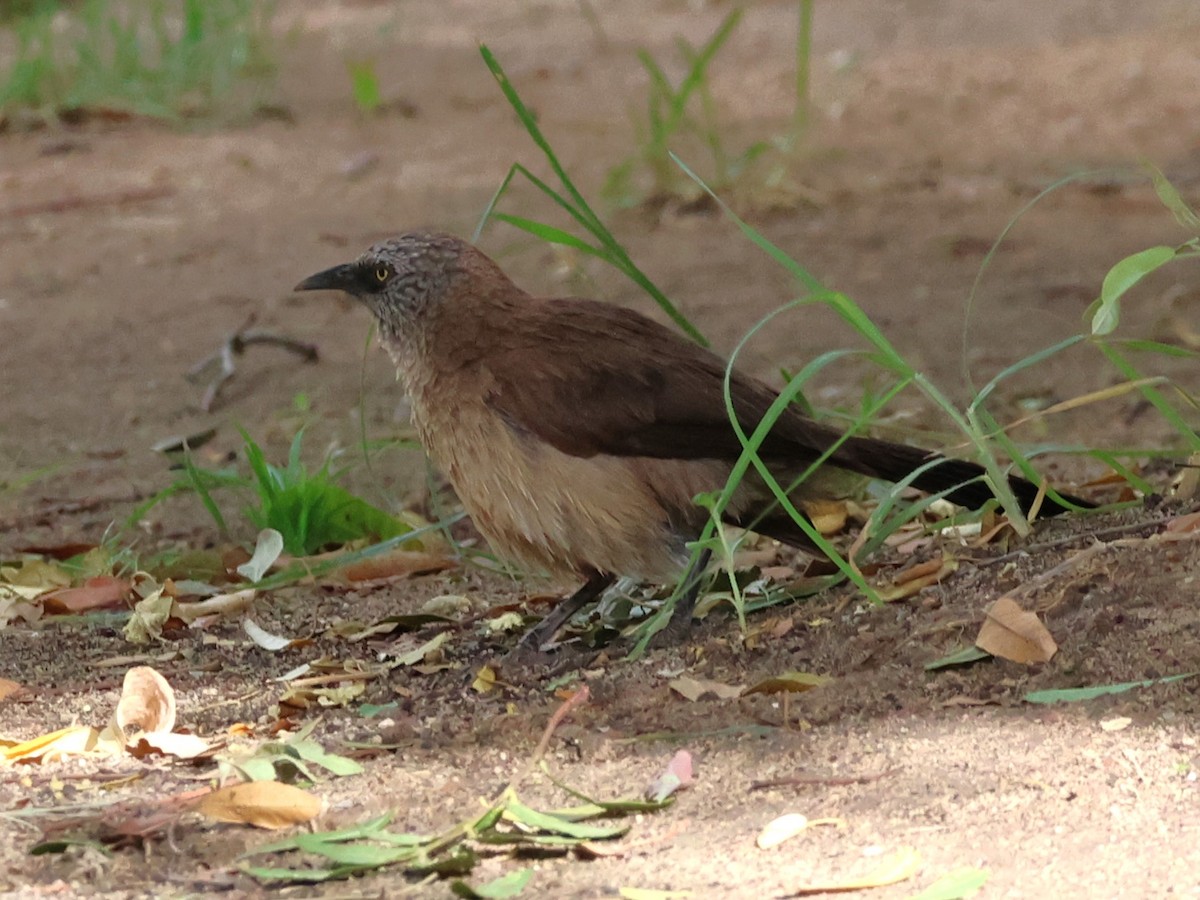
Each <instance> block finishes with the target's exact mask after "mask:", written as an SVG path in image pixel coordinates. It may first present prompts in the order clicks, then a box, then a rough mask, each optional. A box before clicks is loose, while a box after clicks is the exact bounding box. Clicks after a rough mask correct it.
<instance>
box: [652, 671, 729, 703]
mask: <svg viewBox="0 0 1200 900" xmlns="http://www.w3.org/2000/svg"><path fill="white" fill-rule="evenodd" d="M667 687H669V688H670V689H671V690H673V691H674V692H675V693H677V694H678V695H679V696H681V697H683V698H684V699H685V700H691V701H692V702H693V703H695V702H696V701H697V700H700V699H701V698H703V697H707V696H708V695H709V694H711V695H712V696H713V697H715V698H716V699H718V700H732V699H734V698H735V697H740V696H741V695H742V690H743V687H744V686H743V685H740V684H723V683H721V682H720V681H712V680H711V679H708V678H692V677H691V676H690V675H683V676H681V677H679V678H675V679H673V680H671V681H669V682H667Z"/></svg>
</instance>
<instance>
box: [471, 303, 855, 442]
mask: <svg viewBox="0 0 1200 900" xmlns="http://www.w3.org/2000/svg"><path fill="white" fill-rule="evenodd" d="M522 312H523V315H522V316H521V321H520V327H521V329H522V330H521V332H520V333H514V332H511V331H508V332H505V331H503V330H502V331H501V333H500V334H498V335H497V344H496V346H494V347H493V349H492V350H491V352H489V353H488V354H487V355H486V357H485V360H486V362H485V365H486V367H487V368H488V370H489V372H490V375H491V382H492V387H491V390H490V391H489V393H488V396H487V402H488V404H489V405H490V406H491V407H492V409H494V410H495V411H496V412H497V413H498V414H499V415H500V416H501V417H503V418H504V419H505V421H507V422H508V423H509V425H510V426H511V427H513V428H514V429H517V430H519V431H523V432H526V433H530V434H532V435H535V436H536V437H538V438H540V439H541V440H543V441H545V442H547V443H549V444H551V445H552V446H554V447H555V448H557V449H558V450H561V451H562V452H564V453H568V454H571V455H573V456H593V455H596V454H599V453H604V454H610V455H614V456H649V457H656V458H660V459H735V458H737V456H738V455H739V454H740V453H741V451H742V444H741V442H740V441H739V440H738V438H737V435H736V434H735V432H734V430H733V427H732V424H731V423H730V421H729V415H728V412H727V410H726V406H725V398H724V388H723V384H724V377H725V363H724V362H723V361H722V360H721V359H720V358H719V357H718V356H716V355H715V354H713V353H711V352H709V351H708V350H705V349H703V348H702V347H699V346H697V345H696V344H694V343H692V342H691V341H689V340H687V339H686V338H684V337H682V336H680V335H678V334H676V333H675V332H674V331H671V330H670V329H668V328H666V327H664V326H662V325H659V324H658V323H657V322H654V321H653V320H651V319H648V318H646V317H644V316H642V315H640V314H638V313H635V312H633V311H631V310H628V309H624V308H621V307H616V306H612V305H609V304H606V303H599V302H594V301H585V300H546V301H536V305H534V306H531V307H530V308H529V310H528V314H525V312H526V311H524V310H523V311H522ZM548 335H553V338H549V337H547V336H548ZM731 395H732V398H733V402H734V408H735V409H736V410H737V411H738V420H739V422H740V423H741V424H742V427H743V428H744V429H745V431H746V432H747V434H748V433H750V432H752V431H753V430H754V428H755V426H756V425H757V424H758V422H759V421H760V420H761V419H762V417H763V415H764V414H765V413H766V411H767V409H768V408H769V407H770V405H771V403H772V401H773V400H774V399H775V395H774V393H773V392H772V391H771V390H770V389H769V388H768V387H767V386H766V385H765V384H763V383H761V382H759V381H757V380H755V379H752V378H748V377H746V376H743V375H740V374H738V373H736V372H735V373H734V375H733V378H732V381H731ZM806 429H808V430H809V432H810V433H808V434H804V432H805V430H806ZM836 438H837V433H836V432H834V431H832V430H830V429H827V428H825V427H824V426H821V425H818V424H817V423H815V422H811V421H809V420H806V419H804V418H803V417H801V416H799V415H789V416H787V417H786V421H781V422H780V424H779V426H778V427H777V428H776V429H775V430H774V431H772V433H771V435H770V436H768V438H767V441H766V442H765V443H764V445H763V446H762V447H761V448H760V452H761V454H762V455H763V456H764V457H766V458H770V457H778V458H781V459H787V460H788V461H789V462H791V463H793V464H799V463H803V462H804V459H803V457H804V456H805V455H808V456H810V457H811V458H816V456H818V455H819V454H820V452H821V449H823V448H824V447H827V446H829V444H831V443H833V442H834V441H835V440H836Z"/></svg>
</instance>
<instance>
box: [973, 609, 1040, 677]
mask: <svg viewBox="0 0 1200 900" xmlns="http://www.w3.org/2000/svg"><path fill="white" fill-rule="evenodd" d="M975 646H976V647H978V648H979V649H980V650H985V651H987V652H988V653H990V654H992V656H999V657H1001V658H1002V659H1008V660H1012V661H1013V662H1017V663H1022V664H1023V665H1029V664H1030V663H1042V662H1048V661H1049V660H1050V658H1051V657H1053V656H1054V654H1055V653H1057V652H1058V644H1056V643H1055V642H1054V638H1053V637H1052V636H1051V635H1050V632H1049V631H1047V630H1046V626H1045V625H1043V624H1042V622H1041V620H1040V619H1039V618H1038V617H1037V615H1036V614H1035V613H1032V612H1029V611H1028V610H1024V609H1021V607H1020V606H1019V605H1018V604H1017V602H1016V601H1015V600H1013V599H1012V598H1011V597H1001V598H1000V599H999V600H997V601H996V602H995V603H993V604H992V608H991V609H989V610H988V613H987V618H986V619H984V622H983V627H982V628H980V629H979V636H978V637H977V638H975Z"/></svg>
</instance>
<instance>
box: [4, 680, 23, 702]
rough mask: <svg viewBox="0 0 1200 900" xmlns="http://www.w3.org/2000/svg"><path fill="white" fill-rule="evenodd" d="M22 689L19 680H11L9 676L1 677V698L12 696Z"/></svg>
mask: <svg viewBox="0 0 1200 900" xmlns="http://www.w3.org/2000/svg"><path fill="white" fill-rule="evenodd" d="M20 690H21V685H19V684H17V682H15V681H10V680H9V679H7V678H0V700H3V699H5V698H6V697H11V696H12V695H13V694H15V693H17V692H18V691H20Z"/></svg>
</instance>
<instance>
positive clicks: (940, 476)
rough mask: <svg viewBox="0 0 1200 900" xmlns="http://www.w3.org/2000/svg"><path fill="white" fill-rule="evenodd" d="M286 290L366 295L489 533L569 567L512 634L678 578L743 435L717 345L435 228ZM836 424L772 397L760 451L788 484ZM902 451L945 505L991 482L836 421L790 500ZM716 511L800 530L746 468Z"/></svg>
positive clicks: (416, 407)
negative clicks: (545, 604)
mask: <svg viewBox="0 0 1200 900" xmlns="http://www.w3.org/2000/svg"><path fill="white" fill-rule="evenodd" d="M296 290H299V291H312V290H339V291H344V292H346V293H348V294H350V295H351V296H353V297H355V298H356V299H358V300H360V301H362V302H363V303H364V304H366V306H367V307H368V308H369V309H370V310H371V312H373V313H374V314H375V317H376V318H377V319H378V321H379V336H380V341H381V342H382V344H383V345H384V347H385V348H386V349H387V351H388V353H389V354H391V357H392V360H393V361H394V362H395V364H396V368H397V369H398V372H399V376H400V378H401V380H402V381H403V382H404V385H405V387H406V388H407V390H408V395H409V398H410V401H411V405H412V418H413V422H414V424H415V425H416V428H417V431H418V433H419V435H420V437H421V442H422V443H423V444H424V446H425V449H426V451H427V452H428V453H429V455H430V456H431V457H432V458H433V460H434V461H435V462H436V463H437V464H438V465H439V466H441V467H442V469H443V470H444V472H445V473H446V475H447V476H448V477H449V479H450V482H451V483H452V484H453V486H454V488H455V490H456V491H457V492H458V495H459V498H460V499H461V500H462V503H463V505H464V506H465V507H466V509H467V511H468V512H469V513H470V515H471V517H472V519H473V520H474V522H475V524H476V525H477V526H478V528H479V530H480V531H481V532H482V533H483V534H484V535H485V536H486V537H487V539H488V540H489V542H490V543H491V545H492V547H493V549H495V550H496V551H497V552H498V553H499V554H501V555H502V556H504V557H506V558H508V559H509V560H510V561H512V562H516V563H519V564H520V565H522V566H525V567H528V568H529V569H532V570H541V571H544V572H547V573H548V574H551V575H556V576H560V577H567V578H582V579H584V582H585V583H584V585H583V587H581V588H580V589H579V590H578V591H577V592H576V593H575V594H574V595H572V596H571V597H570V598H568V599H567V600H566V601H564V602H563V603H561V604H559V606H558V607H557V608H556V609H555V610H554V612H553V613H552V614H551V615H550V616H548V617H547V618H546V619H544V620H543V621H542V622H541V623H540V624H539V625H538V626H537V627H536V628H535V629H533V631H531V632H530V634H529V635H528V636H527V639H526V640H527V643H526V644H525V645H526V646H528V642H529V641H532V642H533V645H534V646H535V647H540V646H541V645H542V643H543V642H544V641H546V640H548V639H550V638H552V637H553V636H554V633H555V632H556V631H557V630H558V628H559V627H560V626H561V625H562V624H563V623H565V622H566V621H567V620H568V619H569V618H570V617H571V616H572V615H573V614H574V613H575V612H576V611H577V610H579V609H581V608H582V607H583V606H584V605H585V604H587V603H588V602H590V601H592V600H594V599H596V598H597V597H599V596H600V594H601V593H603V591H604V590H605V589H606V588H607V587H608V586H609V585H610V584H612V582H613V581H614V580H615V579H616V578H617V577H618V576H622V575H627V576H633V577H636V578H638V579H641V580H643V581H650V582H657V583H669V582H672V581H673V580H674V579H676V578H678V577H679V574H680V572H681V571H682V569H683V567H684V566H685V564H686V562H687V560H688V558H689V553H688V550H687V544H688V542H689V541H693V540H695V539H696V538H697V537H698V536H699V534H700V532H701V531H702V529H703V528H704V525H705V523H706V521H707V519H708V515H709V514H708V512H707V511H706V510H704V509H702V508H700V507H698V506H697V505H696V504H695V503H694V502H693V498H694V497H695V496H696V495H697V494H700V493H702V492H709V491H719V490H720V489H722V488H723V487H724V485H725V482H726V480H727V478H728V476H729V473H730V470H731V468H732V466H733V464H734V462H735V461H736V460H737V459H738V457H739V456H740V455H741V453H742V450H743V445H742V443H741V441H740V440H739V439H738V436H737V435H736V433H735V432H734V430H733V427H732V425H731V423H730V421H729V416H728V413H727V411H726V407H725V402H724V395H723V383H724V379H725V368H726V366H725V362H724V361H723V360H722V359H721V358H720V357H718V356H717V355H716V354H714V353H712V352H710V351H708V350H706V349H704V348H702V347H700V346H698V345H697V344H695V343H693V342H692V341H690V340H688V339H686V338H685V337H683V336H681V335H679V334H677V333H676V332H675V331H672V330H671V329H669V328H667V327H664V326H663V325H660V324H658V323H657V322H655V321H653V320H651V319H648V318H646V317H645V316H643V315H641V314H640V313H637V312H634V311H633V310H629V309H624V308H622V307H619V306H613V305H610V304H607V303H603V302H600V301H595V300H581V299H574V298H570V299H541V298H535V297H533V296H531V295H529V294H528V293H526V292H525V291H523V290H521V288H519V287H517V285H515V284H514V283H513V282H512V281H510V280H509V278H508V277H507V276H506V275H505V274H504V272H502V271H501V270H500V268H499V266H497V265H496V264H495V263H494V262H493V261H492V260H491V259H489V258H488V257H487V256H485V255H484V254H483V253H482V252H480V251H479V250H477V249H476V248H475V247H473V246H471V245H470V244H468V243H466V242H465V241H463V240H460V239H459V238H456V237H453V236H451V235H446V234H423V233H419V234H405V235H402V236H400V237H397V238H393V239H392V240H388V241H384V242H382V243H379V244H376V245H375V246H373V247H371V248H370V249H369V250H367V251H366V252H365V253H364V254H362V255H361V256H360V257H359V258H358V259H356V260H355V261H354V262H351V263H347V264H345V265H339V266H335V267H333V268H331V269H326V270H325V271H323V272H318V273H317V274H315V275H312V276H310V277H309V278H306V279H305V280H304V281H302V282H301V283H300V284H299V285H297V286H296ZM730 388H731V392H732V398H733V407H734V409H735V410H736V412H737V415H738V420H739V422H740V423H741V424H742V426H743V428H744V429H745V431H746V433H747V434H749V433H751V432H752V431H753V429H754V427H755V426H756V425H757V424H758V423H759V421H760V420H761V419H762V417H763V415H764V414H765V413H766V412H767V409H768V407H770V405H771V403H772V402H773V401H774V400H775V399H776V396H777V394H776V392H775V391H774V390H772V389H771V388H770V387H768V386H767V385H766V384H765V383H763V382H762V381H759V380H758V379H756V378H753V377H751V376H749V375H746V374H743V373H740V372H737V371H736V370H735V371H734V372H733V373H732V376H731V382H730ZM841 438H842V434H841V432H840V431H838V430H837V429H835V428H831V427H830V426H828V425H823V424H821V423H819V422H815V421H813V420H812V419H810V418H807V417H806V416H804V415H803V414H801V413H800V412H799V411H798V409H797V408H796V407H795V406H789V407H788V408H787V409H786V410H785V411H784V413H783V415H781V416H780V417H779V419H778V421H777V422H776V423H775V425H774V427H773V428H772V429H771V431H770V433H769V434H768V436H767V437H766V439H765V440H764V442H763V443H762V445H761V447H760V448H759V455H760V457H761V458H762V459H763V460H764V462H765V463H766V464H767V465H768V467H769V468H770V469H771V470H772V472H773V474H775V475H776V477H777V478H778V479H779V481H780V482H781V483H782V484H790V483H791V482H792V481H793V480H794V479H795V478H796V477H798V476H799V475H800V474H801V473H803V472H804V470H805V469H806V468H807V467H808V466H809V465H810V464H811V463H813V462H814V461H815V460H817V459H818V458H819V457H820V456H821V455H822V454H823V453H825V452H826V451H828V450H829V448H830V447H833V446H834V445H835V444H837V442H838V441H839V440H841ZM935 461H936V462H935ZM931 462H933V463H934V464H932V465H931V464H930V463H931ZM922 467H925V468H923V469H922ZM918 469H922V471H920V472H919V473H918V474H917V475H916V476H915V477H913V478H912V480H911V484H913V485H915V486H916V487H917V488H920V489H921V490H924V491H928V492H931V493H936V492H945V496H946V498H947V499H949V500H951V501H952V502H954V503H957V504H960V505H962V506H968V507H973V508H974V507H979V506H982V505H983V504H984V503H985V502H987V501H988V500H989V499H991V498H992V497H993V493H992V491H991V489H990V488H989V487H988V484H987V483H986V482H985V481H984V480H983V477H982V476H983V475H984V469H983V468H982V467H981V466H979V465H976V464H975V463H972V462H966V461H964V460H957V459H949V458H945V457H943V456H941V455H940V454H937V453H932V452H929V451H926V450H923V449H920V448H918V447H910V446H907V445H904V444H896V443H891V442H889V441H881V440H875V439H872V438H865V437H849V438H846V439H845V440H844V441H843V442H842V443H841V444H840V445H839V446H837V448H836V449H834V450H833V451H832V453H831V454H830V456H829V458H828V459H827V461H826V462H825V463H824V464H823V465H822V466H821V467H820V468H819V469H817V470H816V472H815V473H813V474H812V475H811V476H810V477H808V478H807V479H805V480H804V481H803V482H802V483H801V484H800V485H799V486H798V487H796V488H795V489H794V491H793V493H792V495H791V499H793V500H794V501H796V502H797V503H803V502H804V501H805V500H808V499H812V498H821V497H829V496H834V495H837V494H838V493H839V492H841V493H844V482H845V481H846V473H847V471H848V472H851V473H859V474H860V475H866V476H870V477H872V478H880V479H884V480H886V481H899V480H901V479H903V478H906V477H908V476H910V475H912V473H913V472H914V471H916V470H918ZM1009 486H1010V487H1011V488H1012V490H1013V492H1014V494H1015V495H1016V497H1017V498H1018V500H1019V501H1020V502H1021V504H1022V506H1024V507H1025V508H1026V509H1028V508H1029V506H1030V505H1031V504H1032V503H1033V502H1034V499H1035V497H1036V496H1037V495H1038V487H1037V486H1036V485H1034V484H1032V483H1031V482H1029V481H1026V480H1024V479H1021V478H1017V477H1015V476H1013V477H1010V478H1009ZM1064 497H1065V500H1066V501H1067V502H1068V503H1070V504H1073V505H1074V506H1078V507H1089V506H1091V504H1090V503H1088V502H1086V501H1083V500H1078V499H1075V498H1073V497H1067V496H1065V495H1064ZM1065 508H1067V507H1063V506H1061V505H1059V504H1057V503H1055V502H1053V501H1052V500H1049V499H1047V501H1046V503H1045V504H1044V506H1043V509H1044V510H1045V511H1046V512H1047V513H1051V514H1054V513H1059V512H1062V511H1063V510H1064V509H1065ZM724 518H725V521H726V522H728V523H730V524H732V525H737V526H743V527H748V526H752V527H753V529H754V530H755V531H757V532H759V533H761V534H765V535H768V536H770V537H773V538H776V539H777V540H780V541H784V542H786V543H788V544H792V545H796V546H806V547H810V546H811V544H810V542H809V540H808V538H807V537H806V535H805V533H804V531H803V530H802V529H801V528H800V527H799V526H798V525H797V524H796V523H795V522H794V521H793V520H792V519H791V518H790V517H789V516H788V515H787V514H786V513H784V512H783V511H782V510H780V509H778V508H777V504H776V503H775V501H774V498H773V496H772V494H771V493H770V491H769V490H768V489H767V488H766V486H765V485H764V484H762V483H761V481H758V480H756V479H754V478H747V479H745V480H744V481H743V483H742V484H741V486H740V487H739V488H738V490H737V491H736V493H735V494H734V495H733V498H732V501H731V502H730V504H729V506H728V508H727V509H726V510H725V513H724ZM706 565H707V559H706V558H705V559H704V560H703V561H702V562H701V563H700V564H699V566H697V567H696V569H697V571H692V572H689V578H691V584H690V588H689V590H688V591H687V593H686V594H685V596H684V597H683V598H682V599H681V600H680V602H679V603H678V604H677V605H676V609H675V613H674V616H673V620H672V623H671V626H672V631H673V632H677V631H678V630H679V629H680V627H681V626H683V627H685V626H686V624H687V623H688V622H689V621H690V619H691V612H692V608H693V606H694V604H695V598H696V593H697V591H698V587H699V577H698V574H699V570H700V569H702V568H703V567H704V566H706Z"/></svg>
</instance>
